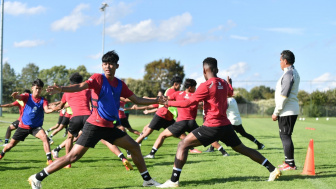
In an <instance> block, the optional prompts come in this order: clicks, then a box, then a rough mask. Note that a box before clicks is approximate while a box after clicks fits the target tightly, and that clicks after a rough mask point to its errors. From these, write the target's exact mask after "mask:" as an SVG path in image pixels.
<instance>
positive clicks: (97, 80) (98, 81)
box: [85, 73, 134, 127]
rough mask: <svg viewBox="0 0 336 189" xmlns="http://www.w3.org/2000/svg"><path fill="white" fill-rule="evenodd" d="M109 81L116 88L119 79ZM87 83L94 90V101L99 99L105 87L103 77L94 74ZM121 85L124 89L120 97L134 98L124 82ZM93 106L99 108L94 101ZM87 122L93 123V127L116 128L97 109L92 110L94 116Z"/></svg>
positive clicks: (92, 93) (92, 92) (92, 91)
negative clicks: (102, 88) (103, 86)
mask: <svg viewBox="0 0 336 189" xmlns="http://www.w3.org/2000/svg"><path fill="white" fill-rule="evenodd" d="M107 80H108V82H109V84H110V85H111V86H112V87H116V86H117V85H118V79H117V78H114V79H113V81H110V80H109V79H107ZM85 82H86V83H87V84H88V85H89V89H92V90H91V97H92V98H93V99H98V98H99V94H100V90H101V87H102V85H103V75H102V74H98V73H96V74H93V75H92V76H91V77H90V78H89V79H88V80H87V81H85ZM121 83H122V89H121V93H120V96H121V97H124V98H129V97H130V96H132V95H133V94H134V93H133V92H132V91H131V90H129V88H128V87H127V85H126V84H125V83H124V82H123V81H121ZM111 100H113V98H112V97H111ZM92 104H93V105H94V106H97V102H96V101H93V102H92ZM87 121H88V122H89V123H91V124H93V125H96V126H99V127H114V125H113V122H112V121H108V120H106V119H104V118H102V117H100V115H99V113H98V110H97V108H93V109H92V114H91V116H90V117H89V118H88V119H87Z"/></svg>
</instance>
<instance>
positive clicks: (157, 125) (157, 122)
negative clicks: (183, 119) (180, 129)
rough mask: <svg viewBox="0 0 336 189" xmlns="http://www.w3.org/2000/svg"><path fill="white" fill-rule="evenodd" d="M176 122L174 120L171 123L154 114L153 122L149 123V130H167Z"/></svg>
mask: <svg viewBox="0 0 336 189" xmlns="http://www.w3.org/2000/svg"><path fill="white" fill-rule="evenodd" d="M174 123H175V120H174V119H172V120H170V121H168V120H166V119H163V118H162V117H160V116H158V115H156V114H154V117H153V119H152V121H151V122H150V123H149V126H148V127H149V128H151V129H153V130H160V129H161V128H164V129H165V128H167V127H169V126H170V125H172V124H174Z"/></svg>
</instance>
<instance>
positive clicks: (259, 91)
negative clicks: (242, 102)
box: [250, 85, 275, 100]
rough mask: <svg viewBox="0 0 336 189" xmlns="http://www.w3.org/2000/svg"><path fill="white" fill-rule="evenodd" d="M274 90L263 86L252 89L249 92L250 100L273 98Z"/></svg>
mask: <svg viewBox="0 0 336 189" xmlns="http://www.w3.org/2000/svg"><path fill="white" fill-rule="evenodd" d="M274 92H275V91H274V89H271V88H270V87H266V86H264V85H261V86H257V87H253V88H252V89H251V91H250V100H261V99H271V98H274Z"/></svg>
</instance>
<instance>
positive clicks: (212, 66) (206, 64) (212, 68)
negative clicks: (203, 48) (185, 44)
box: [203, 57, 218, 80]
mask: <svg viewBox="0 0 336 189" xmlns="http://www.w3.org/2000/svg"><path fill="white" fill-rule="evenodd" d="M208 72H210V73H211V74H212V75H213V76H215V77H217V73H218V67H217V60H216V59H215V58H212V57H208V58H206V59H204V60H203V74H204V78H205V80H208V76H207V75H208V74H207V73H208Z"/></svg>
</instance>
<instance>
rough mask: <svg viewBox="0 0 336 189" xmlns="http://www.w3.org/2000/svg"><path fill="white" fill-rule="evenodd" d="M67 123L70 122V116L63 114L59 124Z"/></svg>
mask: <svg viewBox="0 0 336 189" xmlns="http://www.w3.org/2000/svg"><path fill="white" fill-rule="evenodd" d="M69 123H70V118H68V117H65V116H63V119H62V123H61V124H62V125H69Z"/></svg>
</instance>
